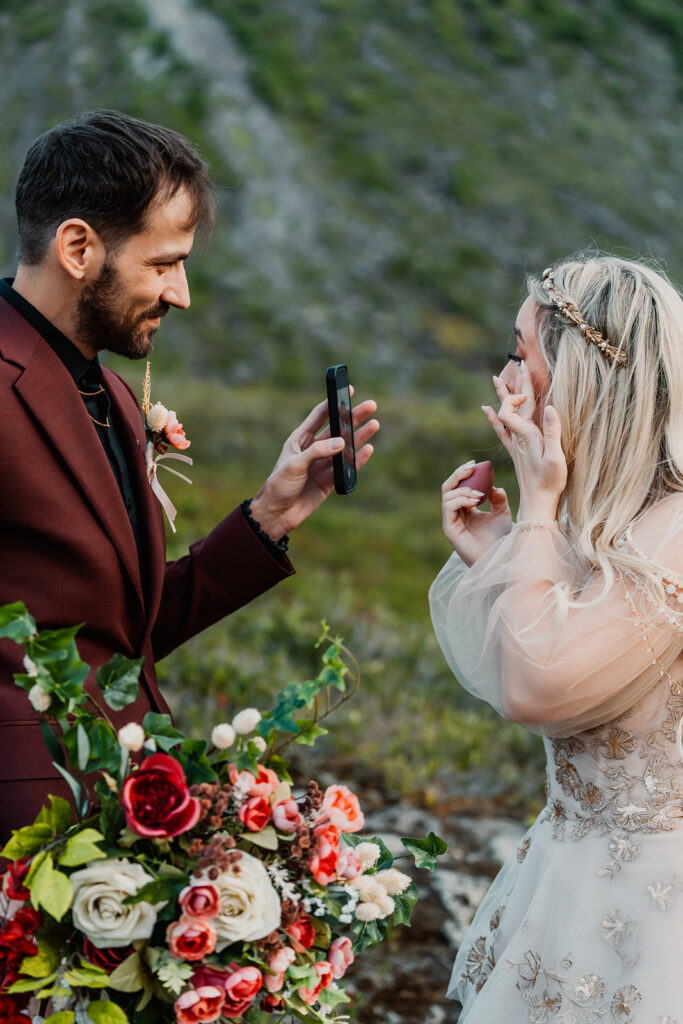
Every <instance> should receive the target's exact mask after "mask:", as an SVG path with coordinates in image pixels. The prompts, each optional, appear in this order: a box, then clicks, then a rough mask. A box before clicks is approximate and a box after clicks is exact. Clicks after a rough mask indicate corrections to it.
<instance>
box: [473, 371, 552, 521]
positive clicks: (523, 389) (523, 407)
mask: <svg viewBox="0 0 683 1024" xmlns="http://www.w3.org/2000/svg"><path fill="white" fill-rule="evenodd" d="M517 379H518V385H519V390H518V391H517V392H513V391H511V390H510V388H509V386H508V385H507V384H506V382H505V381H504V380H502V379H501V378H499V377H494V378H493V383H494V385H495V388H496V393H497V395H498V397H499V398H500V400H501V406H500V409H499V410H498V413H496V412H495V411H494V410H493V409H492V408H491V407H490V406H484V407H483V408H484V412H485V414H486V417H487V419H488V421H489V423H490V424H491V426H492V427H493V429H494V430H495V432H496V434H497V435H498V437H499V438H500V440H501V441H502V442H503V444H504V445H505V447H506V448H507V450H508V451H509V453H510V456H511V458H512V461H513V463H514V466H515V472H516V474H517V481H518V483H519V494H520V503H519V518H520V519H543V520H554V519H555V518H556V516H557V506H558V503H559V500H560V496H561V494H562V492H563V490H564V489H565V487H566V484H567V460H566V459H565V457H564V452H563V451H562V441H561V430H560V419H559V416H558V415H557V413H556V411H555V409H553V407H552V406H550V405H547V406H546V407H545V409H544V411H543V426H542V429H539V427H538V426H537V425H536V423H535V422H534V391H533V386H532V382H531V379H530V377H529V371H528V370H527V368H526V365H525V364H524V363H522V364H521V365H520V367H519V372H518V378H517Z"/></svg>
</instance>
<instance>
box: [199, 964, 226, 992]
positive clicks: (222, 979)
mask: <svg viewBox="0 0 683 1024" xmlns="http://www.w3.org/2000/svg"><path fill="white" fill-rule="evenodd" d="M229 977H230V969H229V968H227V967H225V968H222V969H221V968H219V967H212V966H209V965H208V964H202V966H201V967H196V968H195V972H194V974H193V975H192V984H193V985H194V987H195V988H203V987H204V986H205V985H214V986H215V987H216V988H219V989H221V991H222V992H225V984H226V982H227V980H228V978H229Z"/></svg>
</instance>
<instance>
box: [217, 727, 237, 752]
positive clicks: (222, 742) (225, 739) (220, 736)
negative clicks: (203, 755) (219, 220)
mask: <svg viewBox="0 0 683 1024" xmlns="http://www.w3.org/2000/svg"><path fill="white" fill-rule="evenodd" d="M211 742H212V743H213V745H214V747H218V749H219V750H227V749H228V747H231V746H232V745H233V743H234V742H235V730H234V729H233V727H232V726H231V725H228V723H227V722H223V723H222V724H221V725H217V726H215V727H214V728H213V729H212V730H211Z"/></svg>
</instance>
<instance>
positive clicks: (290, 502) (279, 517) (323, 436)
mask: <svg viewBox="0 0 683 1024" xmlns="http://www.w3.org/2000/svg"><path fill="white" fill-rule="evenodd" d="M351 393H352V394H353V388H351ZM376 409H377V403H376V402H373V401H372V400H371V399H369V400H368V401H365V402H361V404H360V405H359V406H358V407H357V408H355V409H354V410H353V426H354V439H355V445H356V467H357V468H358V469H361V468H362V467H363V466H364V465H365V463H366V462H367V461H368V459H369V458H370V456H371V455H372V452H373V447H372V445H371V444H368V443H367V442H368V441H369V440H370V438H371V437H373V436H374V434H376V433H377V431H378V430H379V423H378V421H377V420H375V419H370V420H369V419H367V418H368V416H371V415H372V413H373V412H375V410H376ZM327 418H328V410H327V399H325V400H324V401H323V402H320V404H319V405H316V407H315V409H313V411H312V412H311V413H310V414H309V415H308V416H307V417H306V419H305V420H304V421H303V423H302V424H301V426H299V427H297V428H296V430H295V431H293V433H291V434H290V435H289V437H288V438H287V440H286V441H285V443H284V445H283V446H282V451H281V452H280V457H279V459H278V460H277V462H276V463H275V466H274V468H273V471H272V473H271V474H270V476H269V477H268V479H267V480H266V482H265V483H264V485H263V487H262V488H261V489H260V491H259V492H258V494H257V495H256V496H255V497H254V499H253V500H252V503H251V514H252V515H253V517H254V519H255V520H256V522H257V523H258V524H259V525H260V527H261V529H262V530H265V532H266V533H267V534H268V536H269V537H272V539H273V540H279V539H280V537H283V536H284V535H285V534H286V533H291V531H292V530H294V529H295V528H296V527H297V526H299V524H300V523H303V521H304V519H307V518H308V517H309V516H310V514H311V512H315V510H316V509H317V508H318V506H319V505H322V503H323V501H324V500H325V498H326V497H327V496H328V494H330V492H331V491H332V490H333V488H334V473H333V470H332V456H333V455H337V454H338V453H339V452H341V451H343V449H344V441H343V439H342V438H341V437H332V438H331V437H330V430H329V427H326V428H325V429H324V430H323V429H322V428H323V427H324V426H325V424H326V423H327ZM365 420H367V422H364V421H365Z"/></svg>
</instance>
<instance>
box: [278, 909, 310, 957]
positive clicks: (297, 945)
mask: <svg viewBox="0 0 683 1024" xmlns="http://www.w3.org/2000/svg"><path fill="white" fill-rule="evenodd" d="M285 931H286V932H287V934H288V935H289V937H290V939H291V940H292V945H293V946H294V949H295V950H296V951H297V953H303V951H304V950H305V949H310V948H311V946H312V945H313V943H314V942H315V928H314V927H313V925H312V924H311V919H310V917H308V916H307V915H306V914H303V915H302V916H301V917H300V918H299V920H298V921H295V922H294V924H290V926H289V927H288V928H286V929H285Z"/></svg>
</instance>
